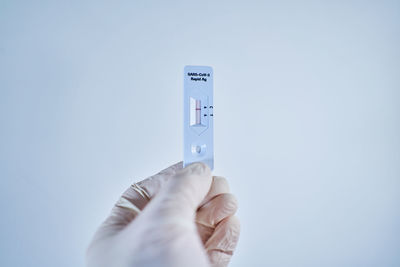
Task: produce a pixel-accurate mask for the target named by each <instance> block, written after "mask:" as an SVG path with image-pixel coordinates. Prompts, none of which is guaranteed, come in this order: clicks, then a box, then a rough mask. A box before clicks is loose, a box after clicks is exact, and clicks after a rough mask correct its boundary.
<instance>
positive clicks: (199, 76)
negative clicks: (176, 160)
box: [183, 66, 214, 169]
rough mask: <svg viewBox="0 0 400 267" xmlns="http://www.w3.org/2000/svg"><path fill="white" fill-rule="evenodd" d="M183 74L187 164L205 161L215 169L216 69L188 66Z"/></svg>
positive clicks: (184, 164) (184, 160)
mask: <svg viewBox="0 0 400 267" xmlns="http://www.w3.org/2000/svg"><path fill="white" fill-rule="evenodd" d="M183 77H184V88H183V166H187V165H189V164H191V163H193V162H204V163H205V164H207V165H208V166H209V167H210V168H211V169H213V168H214V124H213V122H214V112H213V111H214V104H213V70H212V68H211V67H207V66H185V68H184V76H183Z"/></svg>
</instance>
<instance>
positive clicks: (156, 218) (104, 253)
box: [87, 163, 240, 267]
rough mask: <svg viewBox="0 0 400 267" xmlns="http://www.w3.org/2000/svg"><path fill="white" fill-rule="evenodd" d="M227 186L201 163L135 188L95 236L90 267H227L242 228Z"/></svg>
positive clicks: (168, 172) (171, 170)
mask: <svg viewBox="0 0 400 267" xmlns="http://www.w3.org/2000/svg"><path fill="white" fill-rule="evenodd" d="M236 209H237V202H236V199H235V198H234V196H233V195H232V194H230V193H229V188H228V184H227V181H226V180H225V179H224V178H222V177H212V175H211V171H210V169H209V168H208V167H207V165H205V164H203V163H194V164H191V165H189V166H187V167H186V168H184V169H182V163H178V164H175V165H173V166H171V167H169V168H167V169H165V170H163V171H161V172H160V173H158V174H156V175H154V176H152V177H150V178H147V179H146V180H143V181H141V182H139V183H136V184H133V185H132V186H131V187H130V188H128V189H127V190H126V191H125V192H124V194H123V195H122V196H121V198H120V199H119V201H118V202H117V203H116V205H115V206H114V208H113V209H112V211H111V214H110V216H109V217H108V218H107V219H106V220H105V222H104V223H103V224H102V225H101V226H100V228H99V229H98V230H97V232H96V234H95V236H94V238H93V240H92V242H91V244H90V246H89V248H88V251H87V265H88V266H90V267H92V266H93V267H101V266H107V267H131V266H170V267H180V266H182V267H183V266H184V267H187V266H202V267H204V266H210V265H212V266H226V265H228V263H229V260H230V258H231V256H232V254H233V251H234V249H235V247H236V244H237V241H238V238H239V232H240V226H239V221H238V219H237V218H236V217H234V214H235V212H236Z"/></svg>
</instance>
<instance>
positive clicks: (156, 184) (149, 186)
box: [95, 162, 182, 238]
mask: <svg viewBox="0 0 400 267" xmlns="http://www.w3.org/2000/svg"><path fill="white" fill-rule="evenodd" d="M180 169H182V162H179V163H176V164H174V165H172V166H170V167H168V168H166V169H164V170H162V171H160V172H159V173H157V174H156V175H153V176H151V177H149V178H147V179H145V180H143V181H140V182H138V183H137V185H138V186H135V184H133V185H132V186H130V187H129V188H128V189H127V190H125V192H124V193H123V194H122V196H121V197H120V199H119V200H118V201H117V203H116V204H115V206H114V207H113V208H112V210H111V213H110V215H109V216H108V218H106V220H105V221H104V223H103V224H102V225H101V227H100V228H99V230H98V232H97V234H96V235H95V238H103V237H104V236H105V235H113V234H114V233H116V232H118V231H120V230H121V229H123V228H124V227H125V226H126V225H128V224H129V223H130V222H131V221H132V220H133V219H134V218H135V217H136V216H137V215H138V214H139V213H140V212H141V210H143V208H144V207H145V206H146V205H147V203H148V202H149V201H150V199H151V198H153V197H154V196H155V195H156V194H157V193H158V192H159V191H160V189H161V188H162V187H163V186H164V184H165V183H166V181H167V180H168V179H169V178H170V177H171V176H173V175H174V174H175V173H176V172H177V171H178V170H180Z"/></svg>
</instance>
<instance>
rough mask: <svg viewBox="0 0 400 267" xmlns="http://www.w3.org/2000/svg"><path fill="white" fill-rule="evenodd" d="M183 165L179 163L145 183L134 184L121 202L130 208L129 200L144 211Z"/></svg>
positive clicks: (126, 191) (146, 180) (151, 177)
mask: <svg viewBox="0 0 400 267" xmlns="http://www.w3.org/2000/svg"><path fill="white" fill-rule="evenodd" d="M182 165H183V164H182V162H178V163H176V164H174V165H172V166H170V167H168V168H166V169H164V170H162V171H160V172H159V173H157V174H155V175H153V176H150V177H149V178H147V179H145V180H143V181H140V182H137V183H136V184H133V185H132V186H130V187H129V188H128V189H127V190H125V192H124V193H123V194H122V197H121V199H122V201H121V200H120V201H119V202H123V204H127V205H128V206H129V203H127V202H126V200H128V201H129V202H131V203H132V204H133V205H134V206H136V207H137V208H138V209H139V210H143V208H144V207H145V206H146V205H147V203H148V202H149V201H150V200H151V199H152V198H153V197H154V196H155V195H156V194H157V193H158V192H159V191H160V189H161V188H162V187H163V186H164V185H165V183H166V182H167V181H168V180H169V178H170V177H172V176H173V175H174V174H175V173H176V172H177V171H178V170H181V169H182ZM120 204H121V203H120ZM117 205H118V203H117ZM120 206H121V205H120ZM122 206H124V205H122ZM128 208H129V207H128Z"/></svg>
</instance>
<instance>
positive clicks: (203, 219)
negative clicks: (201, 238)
mask: <svg viewBox="0 0 400 267" xmlns="http://www.w3.org/2000/svg"><path fill="white" fill-rule="evenodd" d="M237 208H238V204H237V200H236V198H235V196H234V195H232V194H229V193H225V194H219V195H218V196H216V197H214V198H213V199H212V200H210V201H209V202H207V203H206V204H204V205H203V206H202V207H201V208H200V209H199V210H198V211H197V213H196V222H199V223H201V224H204V225H206V226H209V227H212V228H214V227H215V226H216V225H217V224H218V223H219V222H220V221H222V220H223V219H225V218H226V217H229V216H232V215H234V214H235V212H236V210H237Z"/></svg>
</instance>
